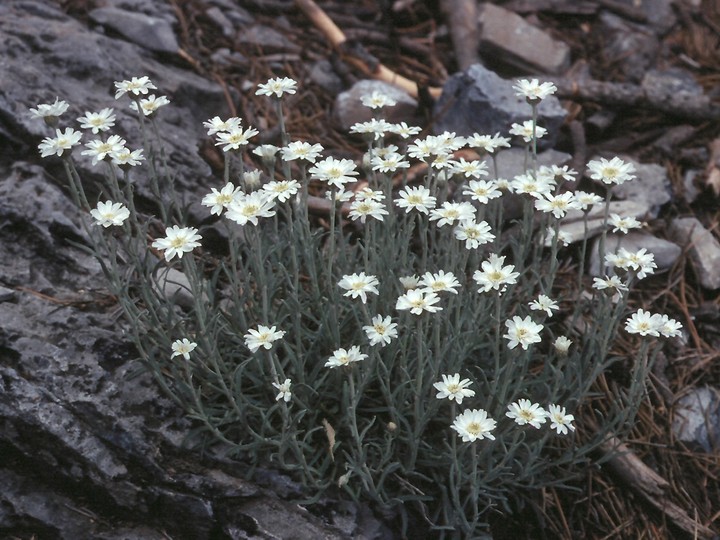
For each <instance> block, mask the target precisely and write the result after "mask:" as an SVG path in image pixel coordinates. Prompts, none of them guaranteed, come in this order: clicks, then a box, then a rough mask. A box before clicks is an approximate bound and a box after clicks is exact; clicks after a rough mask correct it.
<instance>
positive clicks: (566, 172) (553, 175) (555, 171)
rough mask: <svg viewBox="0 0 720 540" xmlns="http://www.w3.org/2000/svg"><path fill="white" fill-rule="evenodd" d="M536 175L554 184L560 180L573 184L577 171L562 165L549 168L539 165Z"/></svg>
mask: <svg viewBox="0 0 720 540" xmlns="http://www.w3.org/2000/svg"><path fill="white" fill-rule="evenodd" d="M537 175H538V178H547V179H549V180H550V181H551V182H552V183H553V184H555V183H557V182H559V181H560V180H565V181H566V182H574V181H575V176H576V175H577V171H576V170H573V169H570V168H569V167H568V166H567V165H563V166H562V167H558V166H557V165H550V166H549V167H548V166H547V165H541V166H540V167H539V168H538V172H537Z"/></svg>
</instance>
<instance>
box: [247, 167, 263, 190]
mask: <svg viewBox="0 0 720 540" xmlns="http://www.w3.org/2000/svg"><path fill="white" fill-rule="evenodd" d="M261 180H262V171H260V170H259V169H253V170H251V171H243V183H244V184H245V189H246V190H247V191H255V190H256V189H257V188H259V187H260V186H261V185H262V182H261Z"/></svg>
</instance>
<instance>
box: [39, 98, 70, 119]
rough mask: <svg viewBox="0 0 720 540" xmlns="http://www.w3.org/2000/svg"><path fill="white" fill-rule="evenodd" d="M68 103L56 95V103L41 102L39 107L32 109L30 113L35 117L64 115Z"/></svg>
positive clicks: (44, 117) (47, 117)
mask: <svg viewBox="0 0 720 540" xmlns="http://www.w3.org/2000/svg"><path fill="white" fill-rule="evenodd" d="M68 106H69V105H68V104H67V103H66V102H65V101H62V100H61V99H60V98H58V97H55V103H41V104H40V105H38V106H37V109H30V114H31V115H32V116H34V117H35V118H42V119H43V120H45V119H50V118H57V117H59V116H62V114H63V113H64V112H65V111H67V110H68Z"/></svg>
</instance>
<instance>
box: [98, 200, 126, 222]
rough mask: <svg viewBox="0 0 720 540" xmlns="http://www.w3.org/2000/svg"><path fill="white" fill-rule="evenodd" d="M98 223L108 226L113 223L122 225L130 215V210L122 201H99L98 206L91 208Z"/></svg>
mask: <svg viewBox="0 0 720 540" xmlns="http://www.w3.org/2000/svg"><path fill="white" fill-rule="evenodd" d="M90 215H92V217H94V218H95V224H96V225H102V226H103V227H105V228H107V227H110V226H111V225H122V224H123V223H124V222H125V220H126V219H127V218H129V217H130V211H129V210H128V209H127V208H126V207H125V205H123V204H122V203H116V202H112V201H106V202H98V203H97V208H94V209H92V210H90Z"/></svg>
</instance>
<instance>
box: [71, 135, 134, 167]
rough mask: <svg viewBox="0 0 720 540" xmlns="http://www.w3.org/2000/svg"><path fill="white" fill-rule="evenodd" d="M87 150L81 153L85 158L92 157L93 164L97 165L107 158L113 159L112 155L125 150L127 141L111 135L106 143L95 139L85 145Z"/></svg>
mask: <svg viewBox="0 0 720 540" xmlns="http://www.w3.org/2000/svg"><path fill="white" fill-rule="evenodd" d="M85 148H87V150H83V151H82V152H80V153H81V154H82V155H83V156H90V157H92V164H93V165H97V164H98V163H100V162H101V161H102V160H104V159H105V158H106V157H108V158H111V157H112V154H115V153H119V152H120V151H122V150H123V149H124V148H125V139H123V138H121V137H120V136H119V135H110V136H109V137H108V138H107V140H106V141H103V140H102V139H95V140H94V141H90V142H89V143H87V144H86V145H85Z"/></svg>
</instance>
